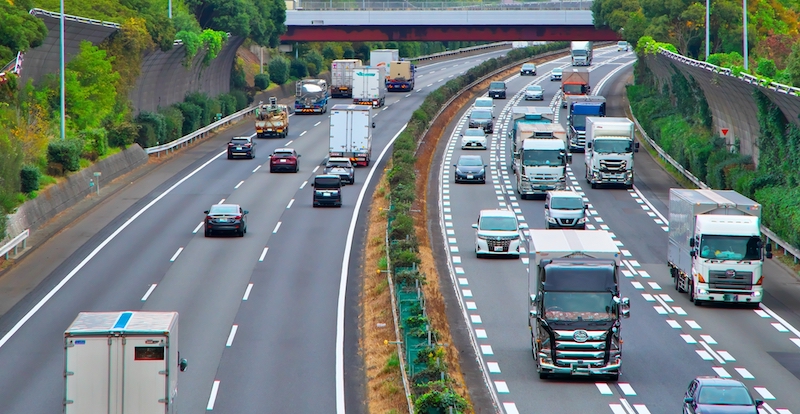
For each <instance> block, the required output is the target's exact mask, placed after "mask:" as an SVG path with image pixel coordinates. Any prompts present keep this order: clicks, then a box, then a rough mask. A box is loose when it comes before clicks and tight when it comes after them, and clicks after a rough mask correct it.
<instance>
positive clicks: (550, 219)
mask: <svg viewBox="0 0 800 414" xmlns="http://www.w3.org/2000/svg"><path fill="white" fill-rule="evenodd" d="M547 222H548V223H553V224H556V219H554V218H552V217H548V218H547Z"/></svg>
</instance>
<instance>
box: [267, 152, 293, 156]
mask: <svg viewBox="0 0 800 414" xmlns="http://www.w3.org/2000/svg"><path fill="white" fill-rule="evenodd" d="M272 155H274V156H276V157H291V156H293V155H294V154H292V153H291V152H275V153H274V154H272Z"/></svg>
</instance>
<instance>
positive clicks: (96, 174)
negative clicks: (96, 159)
mask: <svg viewBox="0 0 800 414" xmlns="http://www.w3.org/2000/svg"><path fill="white" fill-rule="evenodd" d="M101 175H102V173H101V172H100V171H95V173H94V176H95V177H97V178H96V180H97V185H96V186H95V187H96V188H97V195H100V176H101Z"/></svg>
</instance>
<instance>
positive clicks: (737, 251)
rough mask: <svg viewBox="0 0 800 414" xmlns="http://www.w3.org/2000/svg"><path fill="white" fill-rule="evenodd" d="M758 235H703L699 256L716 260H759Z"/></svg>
mask: <svg viewBox="0 0 800 414" xmlns="http://www.w3.org/2000/svg"><path fill="white" fill-rule="evenodd" d="M760 240H761V239H759V237H758V236H703V238H702V239H701V240H700V257H702V258H703V259H717V260H761V249H760V248H759V241H760Z"/></svg>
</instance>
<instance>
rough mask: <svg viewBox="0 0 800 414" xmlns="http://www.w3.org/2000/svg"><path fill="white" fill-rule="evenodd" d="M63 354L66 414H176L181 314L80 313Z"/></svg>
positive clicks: (182, 362) (183, 367)
mask: <svg viewBox="0 0 800 414" xmlns="http://www.w3.org/2000/svg"><path fill="white" fill-rule="evenodd" d="M64 351H65V358H64V383H65V384H64V385H65V387H64V413H65V414H109V413H163V414H176V412H177V408H176V407H177V400H176V397H177V395H178V370H180V371H185V370H186V367H187V366H188V362H187V361H186V359H181V356H180V352H179V351H178V312H144V311H125V312H81V313H79V314H78V316H77V317H76V318H75V320H74V321H73V322H72V324H70V326H69V328H67V330H66V331H65V332H64Z"/></svg>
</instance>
